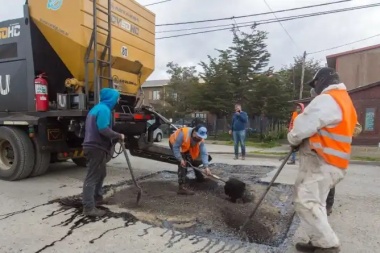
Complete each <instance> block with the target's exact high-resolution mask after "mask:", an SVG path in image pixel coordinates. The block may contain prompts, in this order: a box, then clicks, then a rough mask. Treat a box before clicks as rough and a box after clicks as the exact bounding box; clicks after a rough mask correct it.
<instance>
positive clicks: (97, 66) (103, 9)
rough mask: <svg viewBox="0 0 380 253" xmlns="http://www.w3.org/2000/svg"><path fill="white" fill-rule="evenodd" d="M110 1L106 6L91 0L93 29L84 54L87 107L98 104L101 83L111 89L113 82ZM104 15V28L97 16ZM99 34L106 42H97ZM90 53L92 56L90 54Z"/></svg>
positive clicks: (108, 0)
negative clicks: (92, 78)
mask: <svg viewBox="0 0 380 253" xmlns="http://www.w3.org/2000/svg"><path fill="white" fill-rule="evenodd" d="M111 1H112V0H107V1H106V2H107V6H102V5H100V4H99V0H93V1H92V2H93V28H92V34H91V39H90V43H89V45H88V47H87V50H86V54H85V88H86V100H87V107H89V106H90V107H92V106H93V105H95V104H97V103H99V100H100V98H99V95H100V89H101V88H102V84H103V82H108V87H110V88H112V87H113V80H112V74H111V53H112V52H111V38H112V37H111ZM100 13H103V14H105V15H106V17H107V20H106V21H104V20H103V21H104V22H105V23H106V27H104V25H100V24H99V23H100V22H99V20H98V19H99V16H100V15H99V14H100ZM99 34H103V35H105V36H106V42H105V44H104V43H101V42H99V37H98V36H99ZM101 48H103V50H102V53H101V54H100V57H99V56H98V50H99V49H101ZM91 53H92V54H91ZM91 64H93V77H94V80H93V87H94V94H93V96H90V95H91V94H90V91H89V89H90V84H89V71H90V65H91Z"/></svg>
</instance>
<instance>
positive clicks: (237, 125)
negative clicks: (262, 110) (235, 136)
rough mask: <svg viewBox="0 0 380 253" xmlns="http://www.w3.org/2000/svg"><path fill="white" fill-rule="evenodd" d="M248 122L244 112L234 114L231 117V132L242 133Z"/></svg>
mask: <svg viewBox="0 0 380 253" xmlns="http://www.w3.org/2000/svg"><path fill="white" fill-rule="evenodd" d="M247 122H248V114H247V113H246V112H243V111H242V112H240V114H238V113H235V114H234V116H233V117H232V124H231V130H232V131H243V130H245V128H246V124H247Z"/></svg>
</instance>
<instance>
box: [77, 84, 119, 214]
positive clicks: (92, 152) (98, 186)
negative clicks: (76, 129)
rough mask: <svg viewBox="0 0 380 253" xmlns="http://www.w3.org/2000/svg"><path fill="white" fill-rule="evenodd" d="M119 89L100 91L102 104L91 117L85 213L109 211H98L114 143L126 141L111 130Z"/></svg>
mask: <svg viewBox="0 0 380 253" xmlns="http://www.w3.org/2000/svg"><path fill="white" fill-rule="evenodd" d="M119 97H120V94H119V92H118V91H117V90H114V89H110V88H104V89H102V90H101V91H100V102H99V104H97V105H96V106H94V107H93V108H92V109H91V110H90V112H89V113H88V115H87V119H86V132H85V138H84V142H83V149H84V154H85V157H86V159H87V176H86V178H85V180H84V183H83V196H82V198H83V214H84V215H86V216H103V215H104V214H105V211H103V210H100V209H98V208H96V202H97V203H99V202H101V201H102V200H103V196H102V195H103V194H102V188H103V181H104V178H105V177H106V174H107V172H106V164H107V160H108V159H109V158H110V156H112V154H111V149H112V142H113V141H114V140H120V139H121V140H123V139H124V135H123V134H119V133H116V132H114V131H113V130H112V128H111V117H112V110H113V108H114V107H115V105H116V104H117V103H118V101H119Z"/></svg>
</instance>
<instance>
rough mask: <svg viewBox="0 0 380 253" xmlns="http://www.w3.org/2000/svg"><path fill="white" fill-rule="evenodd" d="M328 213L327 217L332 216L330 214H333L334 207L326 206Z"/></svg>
mask: <svg viewBox="0 0 380 253" xmlns="http://www.w3.org/2000/svg"><path fill="white" fill-rule="evenodd" d="M326 213H327V216H330V214H331V213H332V206H326Z"/></svg>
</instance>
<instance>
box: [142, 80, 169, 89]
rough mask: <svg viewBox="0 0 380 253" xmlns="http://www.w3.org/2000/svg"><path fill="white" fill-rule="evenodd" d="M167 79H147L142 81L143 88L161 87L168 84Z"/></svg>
mask: <svg viewBox="0 0 380 253" xmlns="http://www.w3.org/2000/svg"><path fill="white" fill-rule="evenodd" d="M169 81H170V80H169V79H163V80H149V81H146V82H145V83H143V85H142V87H143V88H149V87H162V86H165V85H168V83H169Z"/></svg>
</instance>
